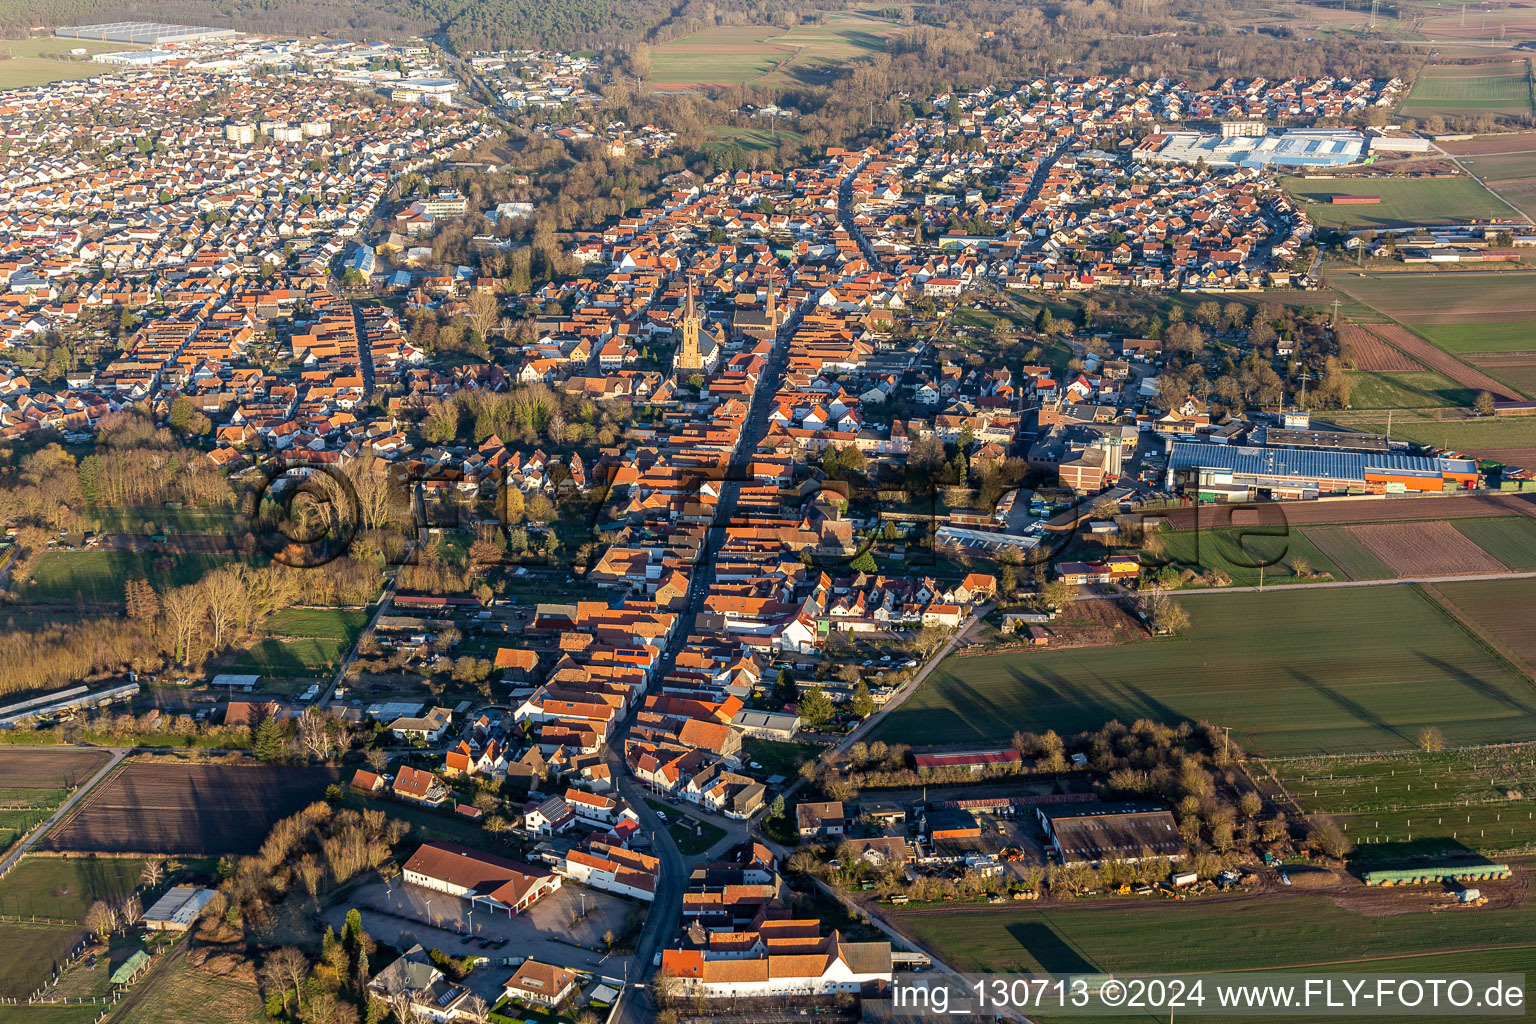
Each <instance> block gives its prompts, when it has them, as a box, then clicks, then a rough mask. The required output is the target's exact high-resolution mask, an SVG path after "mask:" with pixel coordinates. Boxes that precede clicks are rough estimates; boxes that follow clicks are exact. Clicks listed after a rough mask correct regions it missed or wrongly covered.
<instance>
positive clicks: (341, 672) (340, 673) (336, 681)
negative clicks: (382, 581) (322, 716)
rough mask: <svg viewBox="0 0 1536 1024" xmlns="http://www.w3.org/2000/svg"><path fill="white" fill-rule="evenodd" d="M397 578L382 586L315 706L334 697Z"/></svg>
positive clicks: (391, 592) (391, 594)
mask: <svg viewBox="0 0 1536 1024" xmlns="http://www.w3.org/2000/svg"><path fill="white" fill-rule="evenodd" d="M398 579H399V576H395V577H393V578H392V579H390V581H389V585H388V586H387V587H385V588H384V592H383V593H382V594H380V595H379V603H378V606H377V607H376V608H374V610H373V616H372V617H371V618H369V620H368V625H366V626H364V627H363V631H362V632H361V633H359V634H357V639H356V640H354V641H352V649H351V650H350V651H348V652H347V656H346V657H345V658H342V659H341V665H340V666H339V667H338V668H337V669H336V675H335V676H333V677H332V678H331V685H330V686H327V687H326V688H325V692H324V693H322V694H321V695H320V696H319V698H318V699H317V700H316V701H315V706H316V707H321V708H323V707H326V706H327V705H329V704H330V703H331V700H332V699H333V698H334V697H335V695H336V687H338V686H340V685H341V681H342V679H343V678H344V677H345V676H346V674H347V667H348V666H350V665H351V664H352V663H353V662H354V661H356V660H357V648H358V645H359V644H361V643H362V642H363V637H365V636H367V635H368V634H369V633H371V632H373V627H374V626H375V625H377V624H378V621H379V616H380V615H383V614H384V609H386V608H388V607H389V604H390V601H392V600H393V599H394V596H395V584H396V582H397V581H398Z"/></svg>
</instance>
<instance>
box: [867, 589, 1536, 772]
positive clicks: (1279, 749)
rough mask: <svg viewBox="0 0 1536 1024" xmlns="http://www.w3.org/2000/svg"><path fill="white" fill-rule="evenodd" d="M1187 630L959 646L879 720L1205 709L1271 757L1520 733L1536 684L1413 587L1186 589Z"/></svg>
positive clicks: (901, 738)
mask: <svg viewBox="0 0 1536 1024" xmlns="http://www.w3.org/2000/svg"><path fill="white" fill-rule="evenodd" d="M1179 601H1180V602H1181V603H1182V604H1183V606H1184V608H1185V610H1186V611H1187V612H1188V613H1189V615H1190V617H1191V620H1192V622H1191V625H1190V628H1189V630H1188V632H1187V634H1186V636H1185V637H1183V638H1180V639H1177V640H1159V641H1150V642H1147V643H1143V644H1137V645H1130V646H1115V647H1097V648H1079V649H1074V650H1054V651H1053V650H1049V649H1046V650H1042V651H1025V652H1017V653H1009V654H999V655H990V656H984V657H951V658H950V659H948V660H947V661H945V662H944V664H943V665H942V666H940V668H939V670H938V671H937V672H936V673H935V674H934V675H933V677H932V678H930V679H929V681H928V682H926V683H924V684H923V686H922V687H921V688H919V690H918V691H917V693H916V694H914V695H913V697H912V698H911V699H909V700H908V701H907V702H906V703H904V704H902V705H901V706H900V707H899V708H897V709H896V710H895V711H893V712H891V714H890V715H888V716H887V717H886V718H885V720H884V721H883V722H882V723H881V724H880V725H879V726H878V727H877V729H876V731H875V736H876V738H879V739H882V740H885V741H887V742H901V743H913V744H970V743H983V742H998V741H1007V740H1008V739H1009V738H1011V736H1012V735H1013V732H1014V731H1015V730H1019V729H1022V730H1029V731H1034V732H1043V731H1045V730H1046V729H1055V730H1056V731H1057V732H1059V733H1062V734H1069V733H1075V732H1078V731H1081V730H1085V729H1096V728H1098V727H1099V726H1101V725H1103V724H1104V723H1105V722H1107V721H1109V720H1110V719H1119V720H1120V721H1122V722H1130V721H1132V720H1134V719H1137V718H1143V717H1145V718H1152V719H1156V720H1159V721H1163V722H1170V723H1171V722H1177V721H1179V720H1182V719H1193V720H1199V719H1205V720H1208V721H1212V722H1215V723H1218V724H1220V725H1223V726H1226V727H1228V728H1230V729H1231V730H1232V735H1233V738H1234V739H1235V740H1238V741H1239V742H1241V743H1243V744H1244V745H1245V746H1246V747H1247V748H1248V749H1249V750H1250V751H1251V752H1254V753H1257V754H1264V755H1270V756H1280V755H1287V754H1291V755H1300V754H1307V753H1345V752H1351V751H1360V750H1389V749H1394V748H1397V749H1401V748H1407V747H1410V746H1412V744H1413V743H1414V741H1415V737H1416V736H1417V734H1418V732H1419V730H1420V729H1421V728H1423V727H1424V726H1428V725H1434V726H1437V727H1439V728H1440V729H1441V730H1442V731H1443V732H1444V734H1445V736H1446V737H1447V738H1448V740H1449V741H1450V742H1451V743H1453V744H1476V743H1498V742H1506V741H1515V740H1524V739H1527V738H1529V737H1530V736H1531V735H1533V733H1532V729H1533V728H1536V687H1533V686H1532V684H1531V682H1530V681H1529V680H1527V679H1525V678H1524V677H1522V676H1521V675H1519V674H1518V673H1517V672H1516V671H1515V670H1514V668H1513V667H1512V666H1511V665H1510V664H1509V663H1508V662H1506V661H1505V660H1503V659H1501V658H1499V657H1498V656H1497V655H1495V654H1494V653H1493V652H1492V651H1490V650H1489V649H1488V648H1487V647H1485V646H1484V645H1483V644H1481V643H1479V642H1478V641H1477V640H1476V639H1475V638H1474V637H1473V636H1472V635H1471V634H1470V633H1469V632H1468V631H1467V630H1466V629H1464V628H1463V627H1462V626H1461V625H1460V624H1459V623H1457V622H1456V621H1455V620H1454V619H1452V618H1451V617H1450V616H1449V615H1447V614H1446V613H1445V612H1444V610H1442V609H1441V608H1440V607H1439V606H1438V605H1436V604H1435V603H1433V602H1432V601H1430V600H1429V599H1428V598H1427V597H1426V596H1425V595H1423V594H1421V593H1420V592H1419V591H1418V590H1417V588H1414V587H1411V586H1406V585H1405V586H1389V587H1376V588H1367V589H1319V588H1302V587H1288V588H1284V589H1281V590H1277V591H1274V592H1269V593H1262V594H1259V593H1252V592H1249V593H1225V592H1222V591H1206V592H1203V593H1200V592H1187V593H1181V594H1180V595H1179Z"/></svg>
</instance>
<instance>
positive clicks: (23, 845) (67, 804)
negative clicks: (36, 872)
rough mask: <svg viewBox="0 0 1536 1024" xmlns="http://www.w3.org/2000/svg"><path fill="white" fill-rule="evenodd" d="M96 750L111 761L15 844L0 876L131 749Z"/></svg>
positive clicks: (0, 865)
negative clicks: (107, 752) (100, 751)
mask: <svg viewBox="0 0 1536 1024" xmlns="http://www.w3.org/2000/svg"><path fill="white" fill-rule="evenodd" d="M26 749H28V750H46V749H50V748H47V747H28V748H26ZM51 749H57V750H80V749H82V748H80V747H55V748H51ZM97 749H106V750H109V751H110V752H111V754H112V759H111V760H110V761H108V762H107V763H106V764H105V765H103V766H102V769H101V771H99V772H97V773H96V774H95V775H92V776H91V777H90V778H89V779H87V780H86V782H85V785H83V786H81V787H80V788H79V789H77V790H75V791H74V793H73V794H72V795H71V796H70V798H69V799H68V800H65V801H64V803H62V804H61V805H59V809H58V810H56V811H54V812H53V816H52V817H51V818H49V819H48V820H47V821H45V822H43V823H42V825H40V826H39V827H38V828H36V829H34V830H33V832H32V834H31V835H30V836H28V837H27V838H26V839H23V840H22V841H21V842H20V843H17V844H16V849H14V850H12V851H11V852H10V853H9V854H8V855H7V856H6V858H5V859H4V860H0V875H4V874H5V873H6V872H7V871H9V870H11V868H12V867H13V866H14V865H15V863H16V862H17V861H19V860H21V858H22V855H23V854H25V853H26V852H27V851H28V850H30V849H32V847H33V845H35V844H36V843H37V841H38V840H39V839H41V838H43V836H45V835H47V834H48V833H49V832H50V831H51V830H52V829H53V826H55V825H57V824H58V823H59V822H60V821H62V820H63V819H64V816H65V815H66V814H68V813H69V811H70V808H72V807H74V806H75V804H77V803H79V802H80V799H81V798H82V797H84V796H85V794H87V793H89V792H90V791H91V790H92V789H94V788H95V786H96V784H97V783H98V782H100V781H101V780H102V779H104V778H106V777H107V775H108V773H110V772H111V771H112V769H114V768H116V767H117V766H118V765H119V764H120V763H122V760H123V758H125V757H127V756H128V752H129V750H131V749H132V748H130V747H107V748H97Z"/></svg>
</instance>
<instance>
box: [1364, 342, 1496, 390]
mask: <svg viewBox="0 0 1536 1024" xmlns="http://www.w3.org/2000/svg"><path fill="white" fill-rule="evenodd" d="M1373 330H1375V331H1376V333H1377V334H1379V335H1381V337H1382V338H1384V339H1385V340H1386V341H1388V342H1389V343H1391V345H1392V346H1393V347H1394V348H1396V349H1398V350H1399V351H1401V352H1404V353H1406V354H1407V355H1409V356H1412V357H1413V358H1414V359H1416V360H1418V361H1419V362H1421V363H1423V364H1424V365H1425V366H1427V367H1429V368H1430V369H1431V370H1434V371H1436V372H1438V373H1440V374H1443V375H1444V376H1446V377H1449V378H1450V379H1451V380H1453V381H1455V382H1456V383H1457V384H1460V385H1462V386H1463V387H1466V388H1471V389H1473V390H1477V391H1488V392H1490V393H1492V395H1493V397H1494V398H1502V399H1518V398H1520V397H1521V396H1520V395H1519V394H1517V393H1516V392H1515V391H1514V390H1513V389H1512V388H1510V387H1508V386H1506V385H1504V384H1501V383H1499V382H1498V381H1496V380H1494V379H1493V378H1492V377H1490V376H1488V375H1487V374H1486V373H1483V372H1482V371H1481V370H1478V369H1476V368H1474V367H1471V366H1468V365H1467V364H1466V363H1464V362H1462V361H1461V360H1460V359H1457V358H1456V357H1455V356H1453V355H1450V354H1449V353H1446V352H1442V351H1440V349H1438V348H1436V347H1435V346H1434V345H1431V344H1430V343H1429V342H1427V341H1425V340H1424V339H1423V338H1421V337H1419V336H1418V335H1417V334H1414V333H1413V332H1412V331H1410V330H1408V329H1407V328H1406V327H1399V326H1398V325H1397V324H1383V325H1381V326H1379V327H1375V328H1373Z"/></svg>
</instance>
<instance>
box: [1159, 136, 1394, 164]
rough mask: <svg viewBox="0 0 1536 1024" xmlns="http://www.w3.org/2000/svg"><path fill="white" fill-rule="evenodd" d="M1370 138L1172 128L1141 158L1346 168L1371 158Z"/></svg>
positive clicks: (1190, 162) (1162, 161)
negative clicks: (1215, 132)
mask: <svg viewBox="0 0 1536 1024" xmlns="http://www.w3.org/2000/svg"><path fill="white" fill-rule="evenodd" d="M1365 147H1366V139H1365V136H1364V135H1361V134H1360V133H1359V132H1356V131H1347V130H1343V129H1338V128H1297V129H1293V130H1291V131H1288V132H1286V133H1284V134H1283V135H1263V134H1261V135H1249V134H1232V135H1227V134H1225V133H1224V134H1221V135H1210V134H1205V133H1201V132H1166V133H1158V134H1154V135H1149V136H1147V137H1146V138H1145V139H1143V140H1142V141H1141V143H1140V144H1139V145H1138V146H1137V147H1136V158H1137V159H1138V160H1144V161H1147V162H1149V163H1163V164H1193V163H1199V162H1200V161H1201V160H1204V161H1205V162H1206V165H1207V166H1210V167H1268V166H1271V165H1274V166H1279V167H1342V166H1344V165H1346V164H1353V163H1359V162H1360V161H1361V160H1362V159H1364V157H1365Z"/></svg>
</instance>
